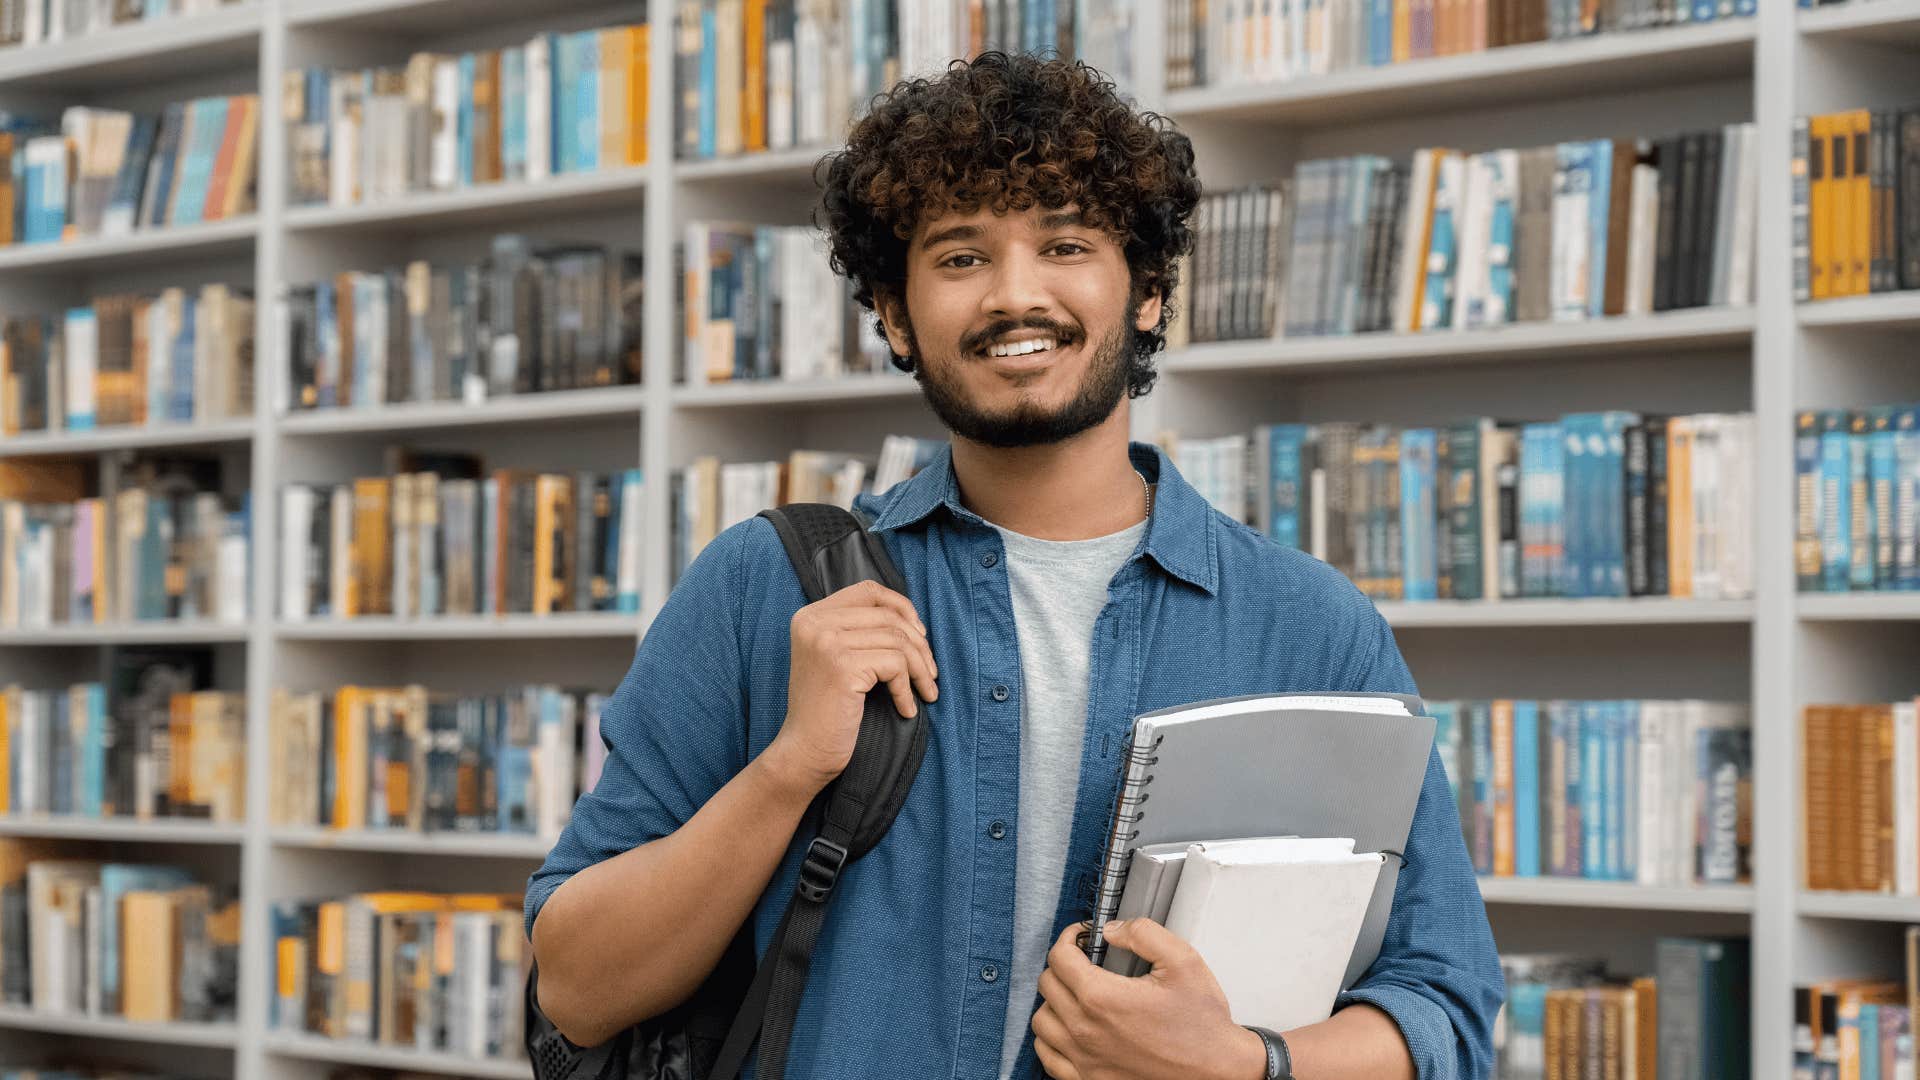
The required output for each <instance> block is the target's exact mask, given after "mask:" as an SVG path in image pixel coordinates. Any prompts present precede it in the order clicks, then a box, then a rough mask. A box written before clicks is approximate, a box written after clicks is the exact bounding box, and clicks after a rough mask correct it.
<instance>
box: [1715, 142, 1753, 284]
mask: <svg viewBox="0 0 1920 1080" xmlns="http://www.w3.org/2000/svg"><path fill="white" fill-rule="evenodd" d="M1729 131H1730V132H1733V131H1737V132H1738V133H1739V137H1738V142H1739V146H1740V152H1739V155H1738V156H1737V157H1735V158H1733V159H1732V161H1733V166H1734V171H1735V178H1736V179H1735V187H1734V196H1733V220H1732V221H1731V222H1727V223H1726V224H1725V225H1724V226H1723V228H1724V229H1730V230H1731V231H1732V232H1731V237H1730V238H1729V240H1728V245H1729V247H1728V254H1727V289H1726V301H1725V302H1726V303H1727V304H1728V305H1729V306H1731V307H1748V306H1750V305H1751V304H1752V303H1753V244H1754V236H1753V228H1754V226H1753V217H1754V200H1755V199H1756V198H1758V193H1757V192H1756V190H1755V183H1756V180H1757V178H1756V177H1755V175H1754V173H1755V169H1754V160H1755V154H1756V147H1755V145H1754V143H1755V139H1756V136H1755V129H1754V126H1753V125H1752V124H1751V123H1747V124H1736V125H1734V127H1733V128H1730V129H1729Z"/></svg>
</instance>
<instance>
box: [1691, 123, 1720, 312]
mask: <svg viewBox="0 0 1920 1080" xmlns="http://www.w3.org/2000/svg"><path fill="white" fill-rule="evenodd" d="M1725 143H1726V136H1725V135H1724V134H1723V133H1722V132H1720V131H1717V130H1716V131H1706V132H1702V133H1701V134H1700V184H1699V191H1698V194H1697V195H1696V196H1695V200H1694V212H1695V214H1696V215H1698V216H1697V219H1696V220H1695V221H1694V228H1693V238H1694V239H1693V295H1692V297H1690V299H1691V300H1692V301H1693V303H1692V304H1690V305H1688V306H1689V307H1704V306H1706V305H1707V304H1710V303H1712V302H1713V249H1714V243H1713V240H1714V235H1715V233H1716V232H1717V231H1718V229H1719V227H1720V221H1719V218H1720V155H1721V151H1722V150H1723V148H1724V146H1725Z"/></svg>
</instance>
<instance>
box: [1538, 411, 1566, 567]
mask: <svg viewBox="0 0 1920 1080" xmlns="http://www.w3.org/2000/svg"><path fill="white" fill-rule="evenodd" d="M1547 431H1548V434H1547V436H1546V438H1545V439H1544V440H1543V443H1542V447H1541V448H1542V449H1543V450H1545V451H1546V457H1547V463H1546V466H1545V481H1546V484H1547V499H1546V504H1545V505H1546V511H1547V530H1546V542H1547V551H1546V580H1547V585H1548V588H1549V589H1551V590H1552V591H1551V592H1550V593H1549V594H1548V595H1550V596H1558V595H1561V590H1562V589H1563V588H1564V587H1565V585H1566V572H1567V571H1566V566H1567V443H1566V428H1565V427H1564V426H1562V425H1561V424H1559V423H1550V424H1548V425H1547Z"/></svg>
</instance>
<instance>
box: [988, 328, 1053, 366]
mask: <svg viewBox="0 0 1920 1080" xmlns="http://www.w3.org/2000/svg"><path fill="white" fill-rule="evenodd" d="M1074 344H1075V340H1074V338H1073V337H1072V336H1071V335H1066V334H1061V335H1056V336H1052V337H1036V338H1026V339H1024V340H1020V341H1009V342H999V343H995V344H989V345H985V346H982V347H981V348H978V349H975V350H974V355H975V356H977V357H980V358H983V359H987V360H1012V361H1017V360H1023V359H1026V358H1029V357H1044V356H1047V355H1048V354H1051V353H1056V352H1060V351H1062V350H1064V349H1069V348H1072V347H1073V345H1074Z"/></svg>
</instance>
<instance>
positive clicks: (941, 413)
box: [907, 318, 1135, 450]
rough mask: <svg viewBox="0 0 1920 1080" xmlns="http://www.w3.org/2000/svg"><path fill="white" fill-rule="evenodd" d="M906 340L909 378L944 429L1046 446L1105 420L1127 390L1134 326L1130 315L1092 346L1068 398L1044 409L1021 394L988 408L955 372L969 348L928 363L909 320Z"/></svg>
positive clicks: (995, 442)
mask: <svg viewBox="0 0 1920 1080" xmlns="http://www.w3.org/2000/svg"><path fill="white" fill-rule="evenodd" d="M907 335H908V340H907V346H908V351H909V354H910V355H911V357H912V359H913V378H914V381H915V382H918V383H919V384H920V390H921V393H922V394H924V395H925V396H926V399H927V405H928V407H930V408H931V409H933V412H934V415H935V416H938V417H939V418H940V422H941V423H943V424H945V425H946V426H947V430H949V431H951V432H952V433H953V434H955V435H958V436H959V437H961V438H963V439H968V440H970V441H973V442H976V443H981V444H983V445H986V446H993V447H998V448H1000V449H1003V450H1008V449H1016V448H1020V447H1028V446H1048V445H1051V444H1053V443H1058V442H1064V441H1066V440H1068V439H1071V438H1073V437H1074V436H1076V435H1079V434H1080V433H1082V432H1084V431H1087V430H1089V429H1091V428H1093V427H1096V426H1098V425H1099V424H1101V423H1104V422H1105V421H1106V419H1107V418H1108V417H1110V416H1112V415H1113V411H1114V410H1115V409H1116V408H1119V406H1120V400H1121V399H1122V398H1124V397H1125V396H1126V393H1127V358H1128V357H1130V356H1132V355H1133V353H1134V347H1135V340H1134V335H1135V331H1134V329H1133V323H1132V321H1131V319H1126V318H1123V319H1121V320H1120V325H1119V326H1118V327H1117V328H1116V329H1115V330H1114V331H1113V332H1112V333H1110V334H1108V335H1107V336H1106V337H1105V338H1103V339H1101V340H1100V341H1099V342H1098V343H1097V345H1096V346H1095V347H1094V350H1093V359H1092V360H1091V361H1090V362H1089V363H1088V365H1087V369H1086V372H1085V374H1083V375H1082V376H1081V379H1080V388H1079V389H1078V390H1077V391H1075V392H1074V395H1073V397H1072V399H1071V400H1069V401H1068V402H1067V403H1066V404H1065V405H1062V406H1060V407H1059V408H1057V409H1053V410H1048V409H1046V408H1044V407H1042V406H1040V405H1038V404H1036V403H1034V402H1032V401H1027V400H1022V401H1021V402H1020V403H1019V404H1017V405H1015V406H1014V407H1013V408H1012V409H1010V410H1006V411H1003V412H988V411H987V410H985V409H982V408H979V407H978V406H976V405H975V404H974V403H973V402H972V401H969V400H968V399H967V396H966V390H965V388H964V387H963V385H962V384H961V382H960V380H959V378H958V377H957V372H958V369H959V367H960V366H961V365H962V364H967V363H972V362H974V359H973V358H972V356H971V354H968V353H962V354H961V356H960V357H958V358H956V359H952V360H945V361H942V362H940V363H938V364H928V363H927V359H926V357H925V355H923V354H922V353H921V351H920V345H919V340H918V339H917V338H916V337H915V336H914V335H913V323H912V320H911V319H910V318H909V319H908V320H907Z"/></svg>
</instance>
